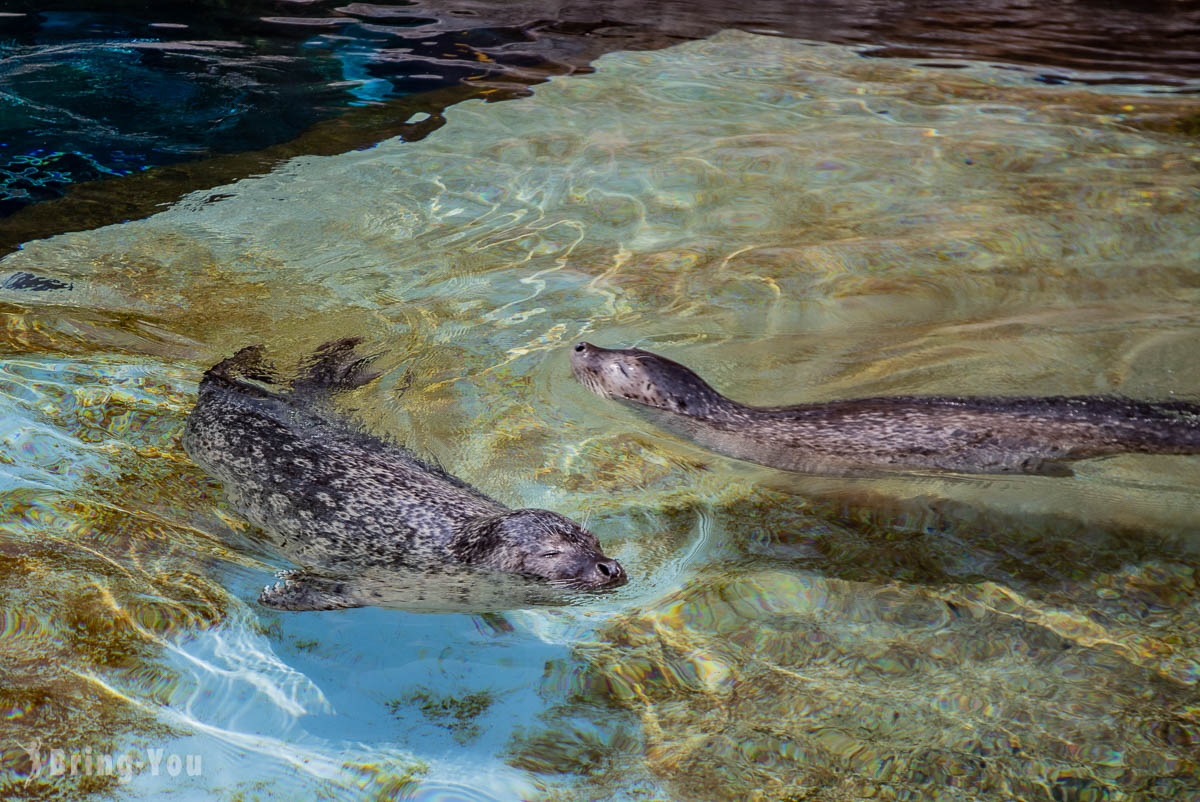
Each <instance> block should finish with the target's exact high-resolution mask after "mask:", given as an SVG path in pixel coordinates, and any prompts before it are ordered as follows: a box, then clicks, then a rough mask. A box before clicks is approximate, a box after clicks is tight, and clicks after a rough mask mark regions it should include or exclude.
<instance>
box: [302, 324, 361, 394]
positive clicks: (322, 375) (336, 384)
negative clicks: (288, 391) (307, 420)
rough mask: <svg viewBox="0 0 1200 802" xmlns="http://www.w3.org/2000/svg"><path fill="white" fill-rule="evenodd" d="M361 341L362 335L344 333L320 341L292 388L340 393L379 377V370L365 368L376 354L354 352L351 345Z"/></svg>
mask: <svg viewBox="0 0 1200 802" xmlns="http://www.w3.org/2000/svg"><path fill="white" fill-rule="evenodd" d="M360 343H362V338H361V337H345V338H343V339H341V340H333V341H331V342H327V343H325V344H324V345H322V346H321V347H320V348H318V349H317V350H316V351H314V352H313V355H312V357H310V358H309V360H308V361H307V363H306V365H305V368H304V373H303V374H302V375H301V376H300V377H299V378H297V379H296V381H295V382H293V383H292V392H293V393H295V394H297V395H308V396H314V395H326V394H331V393H341V392H345V391H347V390H353V389H354V388H356V387H362V386H363V385H364V384H367V383H369V382H372V381H374V380H375V379H378V378H379V377H380V375H381V374H380V373H377V372H372V371H370V370H368V368H369V367H370V366H371V363H372V362H374V361H375V360H376V359H377V358H378V357H379V354H369V355H367V356H363V357H360V356H358V355H356V354H355V353H354V349H355V348H357V347H358V346H359V344H360Z"/></svg>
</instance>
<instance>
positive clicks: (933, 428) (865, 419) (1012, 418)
mask: <svg viewBox="0 0 1200 802" xmlns="http://www.w3.org/2000/svg"><path fill="white" fill-rule="evenodd" d="M571 368H572V370H573V372H574V374H575V377H576V378H577V379H578V380H579V381H580V382H581V383H582V384H584V385H585V386H586V387H588V388H589V389H590V390H592V391H593V392H595V393H597V394H599V395H601V396H604V397H607V398H614V399H617V400H619V401H623V402H626V403H628V404H631V405H633V406H634V407H635V408H636V409H637V410H638V411H639V412H642V413H643V414H644V415H646V416H647V417H649V418H650V419H651V420H653V421H654V422H655V423H657V424H659V425H661V426H663V427H664V428H666V429H668V430H671V431H674V432H676V433H678V434H680V435H683V436H685V437H688V438H690V439H692V440H694V441H695V442H697V443H698V444H700V445H702V446H705V447H706V448H711V449H712V450H714V451H717V452H719V453H721V454H725V455H727V456H730V457H736V458H738V459H743V460H747V461H749V462H755V463H758V464H760V465H768V466H771V467H774V468H783V469H785V470H792V471H801V472H805V473H827V474H855V473H862V472H865V471H872V470H912V469H921V470H928V469H932V470H942V471H955V472H961V473H1023V474H1043V475H1053V476H1063V475H1070V474H1071V470H1070V468H1069V467H1068V466H1066V465H1064V464H1063V463H1065V462H1069V461H1073V460H1081V459H1087V458H1089V457H1099V456H1104V455H1109V454H1118V453H1122V452H1135V453H1144V454H1197V453H1200V405H1197V404H1191V403H1186V402H1178V401H1170V402H1147V401H1133V400H1128V399H1122V398H1115V397H1111V396H1052V397H1047V398H1019V397H1014V398H1007V397H994V396H961V397H953V396H894V397H880V398H854V399H848V400H844V401H830V402H826V403H819V404H799V405H796V406H785V407H753V406H748V405H746V404H740V403H738V402H736V401H732V400H730V399H728V398H726V397H725V396H723V395H721V394H720V393H718V392H717V391H716V390H714V389H713V388H712V387H710V386H709V385H708V384H707V383H706V382H705V381H704V380H703V379H701V378H700V377H699V376H697V375H696V374H695V373H694V372H693V371H691V370H689V369H688V368H687V367H685V366H683V365H681V364H679V363H678V362H673V361H671V360H670V359H666V358H665V357H661V356H658V355H657V354H652V353H650V352H649V351H642V350H640V349H637V348H629V349H609V348H600V347H598V346H595V345H592V344H591V343H586V342H582V343H579V344H577V345H576V346H575V348H574V351H573V352H572V354H571Z"/></svg>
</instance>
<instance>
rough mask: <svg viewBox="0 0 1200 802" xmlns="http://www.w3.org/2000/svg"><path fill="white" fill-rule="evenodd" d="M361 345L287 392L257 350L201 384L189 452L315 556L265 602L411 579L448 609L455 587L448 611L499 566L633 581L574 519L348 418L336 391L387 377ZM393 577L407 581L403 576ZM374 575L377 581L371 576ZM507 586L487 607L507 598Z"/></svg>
mask: <svg viewBox="0 0 1200 802" xmlns="http://www.w3.org/2000/svg"><path fill="white" fill-rule="evenodd" d="M358 343H359V340H358V339H345V340H339V341H336V342H332V343H327V344H326V345H324V346H322V347H321V348H320V349H318V350H317V352H316V353H315V354H314V355H313V357H311V358H310V359H309V361H308V365H307V369H306V370H305V372H304V373H302V375H301V376H300V377H299V378H297V379H296V380H295V381H294V382H292V384H291V387H290V389H286V390H277V389H275V388H273V387H271V386H269V385H270V384H273V383H274V382H275V378H274V371H273V369H272V368H271V367H270V366H269V365H268V364H267V363H266V362H265V361H264V359H263V353H262V349H261V348H260V347H257V346H251V347H249V348H244V349H242V350H241V351H239V352H238V353H237V354H235V355H234V356H232V357H230V358H228V359H226V360H224V361H222V362H220V363H218V364H216V365H215V366H213V367H212V368H210V369H209V370H208V371H207V372H206V373H205V374H204V378H203V380H202V381H201V382H200V390H199V398H198V400H197V402H196V405H195V407H194V408H193V410H192V412H191V414H190V415H189V416H188V420H187V425H186V427H185V429H184V434H183V446H184V449H185V450H186V451H187V453H188V455H189V456H190V457H191V458H192V460H194V461H195V462H196V463H197V464H198V465H199V466H200V467H202V468H203V469H204V470H206V471H207V472H208V473H209V474H211V475H212V476H214V477H215V478H217V479H218V480H220V481H221V482H222V484H223V485H224V488H225V491H226V494H227V496H228V498H229V501H230V502H231V504H232V506H233V507H234V508H235V509H236V510H238V511H239V512H241V513H242V514H243V515H244V516H245V517H246V518H248V519H249V520H250V521H252V522H253V523H255V524H256V525H258V526H259V527H260V528H262V529H263V530H265V531H266V532H267V533H268V534H269V535H271V536H272V537H273V538H274V539H275V542H276V545H277V546H279V548H280V549H281V550H282V551H283V552H285V553H286V554H287V555H288V556H290V557H291V558H292V559H293V560H294V561H295V562H297V563H298V564H300V565H301V566H302V570H301V571H300V572H293V573H291V574H288V575H287V579H286V581H285V582H283V583H281V584H279V585H276V586H274V587H268V588H267V589H266V590H264V591H263V594H262V595H261V596H260V598H259V601H260V602H262V603H263V604H266V605H269V606H273V607H279V608H282V609H289V610H319V609H335V608H340V607H358V606H363V605H365V604H374V603H377V602H378V600H380V599H382V598H384V597H387V596H389V593H390V598H391V599H392V601H393V602H395V601H396V597H397V594H398V595H399V597H400V599H401V601H403V599H404V597H405V589H406V588H411V589H413V592H412V593H411V594H409V596H411V599H410V600H411V601H413V602H422V603H424V602H429V604H427V605H426V607H429V608H430V609H441V608H439V607H438V604H437V603H436V602H437V600H436V599H433V600H432V601H431V600H430V598H429V594H430V593H433V594H434V595H437V592H438V590H439V584H445V585H446V587H445V588H442V590H444V591H445V592H444V593H443V594H441V595H442V596H443V597H444V598H445V600H448V601H449V602H452V603H450V604H449V606H448V608H447V609H457V608H458V606H459V605H458V602H460V601H462V599H463V598H466V597H470V596H471V595H472V594H471V593H464V589H465V590H470V587H469V586H470V585H479V584H480V583H481V582H487V581H488V578H489V577H493V578H495V577H496V575H498V574H503V575H505V576H502V577H499V580H498V581H499V584H501V585H505V586H508V587H512V586H518V585H528V584H530V583H532V584H534V585H540V586H541V587H542V588H543V589H545V588H546V587H552V588H554V589H564V590H570V589H579V590H599V589H605V588H613V587H617V586H620V585H623V584H625V582H626V575H625V571H624V569H623V568H622V567H621V565H620V564H619V563H618V562H617V561H616V560H612V559H609V558H608V557H606V556H604V554H603V553H602V552H601V550H600V544H599V543H598V541H597V540H596V536H595V535H593V534H592V533H591V532H589V531H587V530H586V529H583V528H582V527H580V526H579V525H578V524H576V523H575V522H573V521H571V520H570V519H568V518H565V517H563V516H562V515H559V514H558V513H555V512H551V511H549V510H540V509H518V510H513V509H509V508H508V507H506V506H504V505H503V504H501V503H500V502H498V501H495V500H494V499H491V498H489V497H488V496H485V495H484V494H483V493H481V492H479V491H478V490H476V489H475V488H473V487H471V485H469V484H467V483H466V482H464V481H463V480H461V479H459V478H457V477H455V476H452V475H450V474H449V473H447V472H446V471H445V470H443V469H441V468H440V467H438V466H436V465H433V464H430V463H428V462H425V461H423V460H420V459H418V458H417V457H416V456H415V455H413V454H412V453H411V452H409V451H408V450H407V449H405V448H403V447H401V446H399V445H397V444H395V443H392V442H389V441H387V440H385V439H383V438H380V437H377V436H375V435H373V434H371V433H369V432H367V431H365V430H363V429H362V428H361V427H360V426H358V425H357V424H355V423H354V422H353V421H352V420H351V419H348V418H346V417H345V416H342V415H339V414H337V413H336V411H335V410H334V409H333V408H332V407H331V405H330V401H331V399H332V397H333V396H334V395H336V394H337V393H339V392H342V391H345V390H349V389H352V388H355V387H358V386H361V385H364V384H366V383H368V382H370V381H371V380H373V379H374V378H376V377H377V375H378V374H374V373H371V372H370V371H369V370H368V368H369V365H370V363H371V361H372V360H373V359H374V358H375V356H369V357H359V356H357V355H356V353H355V347H356V346H357V345H358ZM389 577H390V578H396V577H399V578H400V579H399V580H398V581H397V582H394V583H392V584H391V585H390V586H389ZM366 578H369V579H370V582H368V583H367V584H368V585H369V586H370V587H371V588H372V589H371V590H369V591H366V590H363V587H364V585H363V582H360V581H359V580H360V579H363V580H364V581H365V579H366ZM422 579H425V580H427V581H418V580H422ZM380 588H390V590H389V591H388V592H383V591H381V590H380ZM475 595H478V594H475ZM517 595H518V596H519V595H520V594H517ZM534 595H535V596H536V595H537V594H534ZM494 596H495V594H492V597H491V598H489V599H488V605H485V606H491V607H497V606H498V605H499V606H503V605H502V604H500V602H502V601H503V600H501V599H497V598H495V597H494ZM521 602H522V599H520V598H517V599H516V601H515V604H508V606H523V605H522V603H521ZM390 606H404V605H403V604H393V605H390ZM417 606H421V605H420V604H418V605H417Z"/></svg>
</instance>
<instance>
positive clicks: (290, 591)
mask: <svg viewBox="0 0 1200 802" xmlns="http://www.w3.org/2000/svg"><path fill="white" fill-rule="evenodd" d="M279 578H280V579H281V580H282V581H280V582H276V583H275V584H274V585H267V586H266V587H265V588H263V591H262V593H260V594H258V603H259V604H261V605H263V606H264V607H272V608H274V609H276V610H292V611H294V612H315V611H319V610H346V609H349V608H352V607H364V606H366V605H368V604H370V601H368V600H366V599H362V598H355V594H354V592H353V589H352V588H351V587H350V586H349V585H347V584H345V583H343V582H336V581H332V580H327V579H321V578H318V577H314V576H311V575H309V574H306V573H305V572H303V571H283V572H281V573H280V574H279Z"/></svg>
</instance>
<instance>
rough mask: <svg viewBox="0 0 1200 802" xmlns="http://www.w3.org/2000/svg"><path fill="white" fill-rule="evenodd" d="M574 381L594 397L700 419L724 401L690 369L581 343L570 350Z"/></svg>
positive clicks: (642, 353)
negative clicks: (594, 395) (630, 402)
mask: <svg viewBox="0 0 1200 802" xmlns="http://www.w3.org/2000/svg"><path fill="white" fill-rule="evenodd" d="M571 370H572V372H574V374H575V378H576V379H578V380H579V382H580V383H581V384H582V385H583V386H584V387H587V388H588V389H589V390H591V391H592V392H594V393H596V394H597V395H601V396H604V397H606V398H615V399H617V400H618V401H633V402H635V403H638V404H644V405H646V406H648V407H654V408H655V409H665V410H667V411H669V412H678V413H680V414H682V415H691V416H695V417H702V416H704V415H707V414H709V413H711V412H712V411H713V410H714V409H715V408H716V407H718V406H720V405H722V404H723V403H725V399H724V398H723V397H722V396H721V395H720V394H719V393H718V392H717V391H716V390H714V389H713V388H712V387H710V386H708V384H707V383H706V382H705V381H704V380H703V379H701V378H700V377H699V376H697V375H696V374H695V373H694V372H693V371H692V370H690V369H689V368H686V367H684V366H683V365H681V364H679V363H678V362H673V361H671V360H670V359H667V358H666V357H663V356H659V355H658V354H652V353H650V352H649V351H643V350H642V349H640V348H601V347H600V346H598V345H592V344H591V343H586V342H581V343H577V344H576V345H575V347H574V348H573V349H571Z"/></svg>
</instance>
